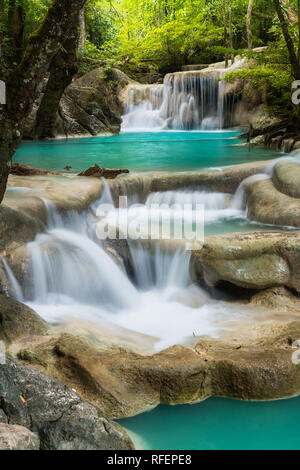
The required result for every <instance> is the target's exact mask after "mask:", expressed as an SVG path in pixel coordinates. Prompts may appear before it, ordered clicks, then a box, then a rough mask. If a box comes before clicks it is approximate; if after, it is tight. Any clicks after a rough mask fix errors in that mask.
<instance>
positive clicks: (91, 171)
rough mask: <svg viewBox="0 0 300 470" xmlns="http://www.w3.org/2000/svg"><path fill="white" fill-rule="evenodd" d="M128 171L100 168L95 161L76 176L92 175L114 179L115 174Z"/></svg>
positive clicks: (127, 171)
mask: <svg viewBox="0 0 300 470" xmlns="http://www.w3.org/2000/svg"><path fill="white" fill-rule="evenodd" d="M124 173H125V174H126V173H129V170H126V169H124V170H122V169H118V168H101V167H100V166H99V165H98V164H97V163H95V164H94V165H92V166H91V167H90V168H88V169H87V170H84V171H82V172H81V173H79V175H78V176H92V177H94V178H106V179H115V178H116V177H117V176H119V175H122V174H124Z"/></svg>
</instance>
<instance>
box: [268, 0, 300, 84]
mask: <svg viewBox="0 0 300 470" xmlns="http://www.w3.org/2000/svg"><path fill="white" fill-rule="evenodd" d="M273 2H274V5H275V8H276V12H277V15H278V18H279V22H280V26H281V29H282V33H283V36H284V39H285V42H286V45H287V48H288V52H289V57H290V63H291V66H292V72H293V75H294V77H295V79H296V80H300V65H299V62H298V57H297V54H296V51H295V47H294V43H293V40H292V38H291V35H290V33H289V28H288V23H287V21H286V19H285V16H284V12H283V9H282V5H281V1H280V0H273Z"/></svg>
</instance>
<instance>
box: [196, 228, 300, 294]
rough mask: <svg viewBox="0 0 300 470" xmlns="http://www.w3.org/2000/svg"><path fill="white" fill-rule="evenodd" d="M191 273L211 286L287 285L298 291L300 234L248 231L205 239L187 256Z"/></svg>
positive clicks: (263, 287) (252, 287) (261, 286)
mask: <svg viewBox="0 0 300 470" xmlns="http://www.w3.org/2000/svg"><path fill="white" fill-rule="evenodd" d="M191 276H192V279H193V280H195V281H199V280H204V281H205V282H206V283H207V284H209V285H211V286H215V285H217V284H218V283H219V282H220V281H227V282H229V283H231V284H234V285H236V286H240V287H243V288H246V289H266V288H269V287H275V286H287V287H290V288H292V289H295V290H296V291H298V292H300V233H299V232H297V231H295V232H291V233H285V232H268V233H267V235H266V233H265V232H252V233H239V234H237V233H236V234H229V235H217V236H213V237H209V238H206V240H205V243H204V246H203V248H202V250H200V251H194V252H193V253H192V258H191Z"/></svg>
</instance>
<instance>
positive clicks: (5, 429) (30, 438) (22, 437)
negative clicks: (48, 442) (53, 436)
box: [0, 424, 40, 450]
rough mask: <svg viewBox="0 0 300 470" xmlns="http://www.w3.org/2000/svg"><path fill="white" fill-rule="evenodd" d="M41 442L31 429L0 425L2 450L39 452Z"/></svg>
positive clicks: (0, 447) (0, 448) (0, 445)
mask: <svg viewBox="0 0 300 470" xmlns="http://www.w3.org/2000/svg"><path fill="white" fill-rule="evenodd" d="M39 448H40V440H39V438H38V437H37V436H36V435H35V434H34V433H33V432H31V431H29V429H26V428H24V427H23V426H17V425H12V424H0V450H39Z"/></svg>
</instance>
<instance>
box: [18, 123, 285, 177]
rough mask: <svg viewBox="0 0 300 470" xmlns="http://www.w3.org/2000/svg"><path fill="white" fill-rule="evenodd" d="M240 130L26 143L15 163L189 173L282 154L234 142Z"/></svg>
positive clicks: (171, 132) (50, 166)
mask: <svg viewBox="0 0 300 470" xmlns="http://www.w3.org/2000/svg"><path fill="white" fill-rule="evenodd" d="M238 135H239V132H236V131H220V132H215V131H214V132H177V131H176V132H175V131H174V132H173V131H168V132H139V133H137V132H128V133H121V134H120V135H116V136H107V137H92V138H80V139H67V140H66V139H64V140H55V141H45V142H24V143H22V145H21V146H20V148H19V149H18V151H17V153H16V155H15V157H14V160H13V161H14V162H18V163H24V164H26V165H31V166H34V167H37V168H42V169H48V170H59V169H63V168H64V167H65V166H67V165H71V166H72V168H73V172H76V173H78V172H79V171H82V170H84V169H86V168H88V167H89V166H90V165H92V164H94V163H98V164H99V165H100V166H103V167H107V168H109V167H110V168H121V167H122V168H128V169H129V170H145V171H151V170H156V171H160V170H165V171H187V170H197V169H199V168H207V167H221V166H226V165H235V164H238V163H245V162H248V161H251V160H253V161H255V160H268V159H272V158H276V157H278V153H277V152H274V151H271V150H264V149H259V148H253V149H252V150H251V152H249V150H248V147H247V146H239V145H235V144H236V143H239V142H241V141H240V140H238V139H236V137H237V136H238Z"/></svg>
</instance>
